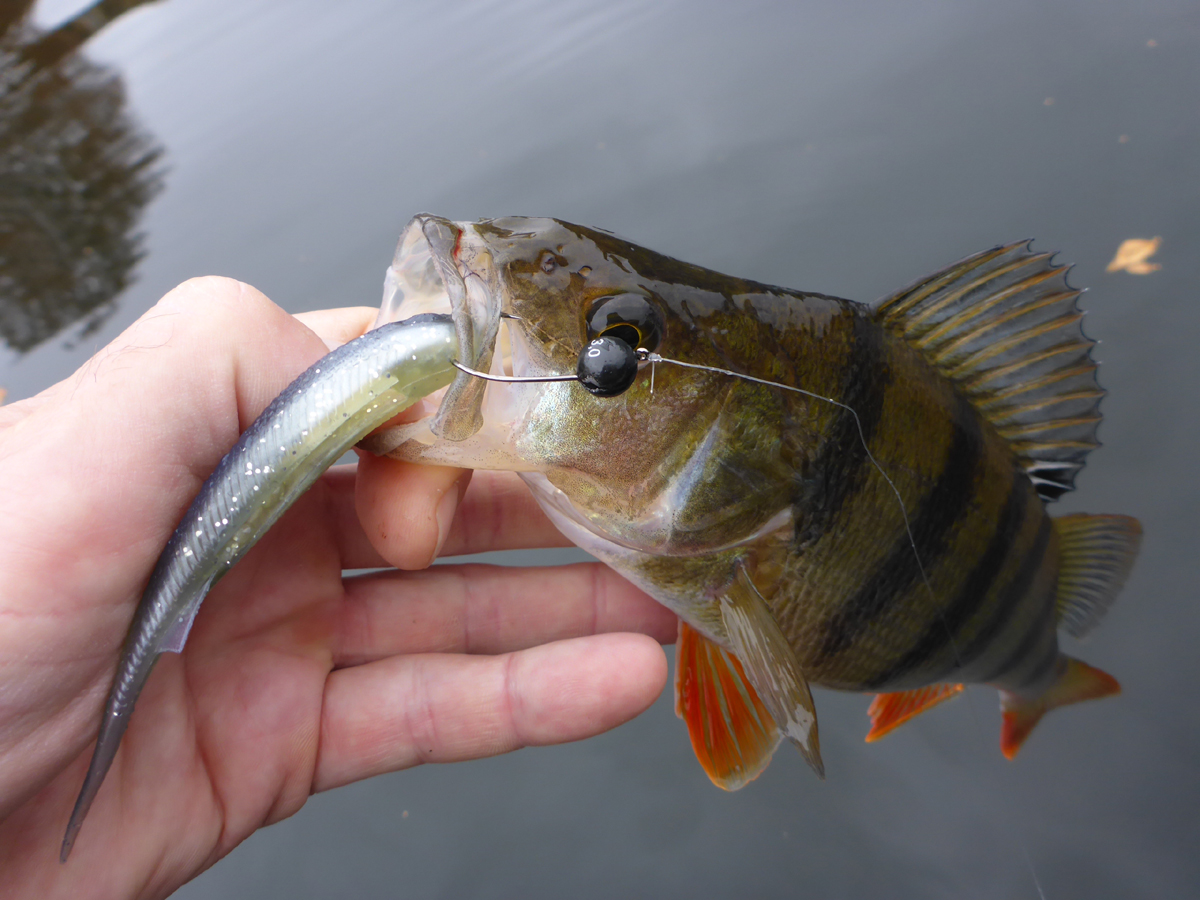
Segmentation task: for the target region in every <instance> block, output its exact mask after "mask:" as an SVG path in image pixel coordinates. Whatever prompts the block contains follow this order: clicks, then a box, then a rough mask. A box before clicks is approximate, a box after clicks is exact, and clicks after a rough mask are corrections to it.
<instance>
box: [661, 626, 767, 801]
mask: <svg viewBox="0 0 1200 900" xmlns="http://www.w3.org/2000/svg"><path fill="white" fill-rule="evenodd" d="M675 714H676V715H677V716H679V718H681V719H683V720H684V721H685V722H686V723H687V727H688V736H689V737H691V739H692V749H693V750H694V751H695V752H696V759H698V760H699V761H700V765H701V766H703V768H704V771H705V772H706V773H707V774H708V777H709V778H711V779H712V782H713V784H715V785H716V786H717V787H719V788H724V789H725V790H727V791H736V790H737V789H738V788H740V787H742V786H743V785H745V784H746V783H747V782H749V781H753V780H754V779H755V778H757V777H758V776H759V775H760V774H761V773H762V771H763V769H765V768H766V767H767V763H769V762H770V761H771V754H773V753H774V752H775V748H776V747H778V746H779V742H780V740H781V739H782V737H783V735H782V734H780V732H779V729H778V727H776V725H775V720H774V719H773V718H771V714H770V712H768V711H767V708H766V707H765V706H763V703H762V701H761V700H759V699H758V695H757V694H756V693H755V692H754V688H753V687H751V686H750V682H749V681H748V680H747V679H746V674H745V672H743V671H742V666H741V664H740V663H739V662H738V660H737V657H735V656H734V655H733V654H732V653H730V652H729V651H728V650H725V649H724V648H722V647H718V646H717V645H716V644H714V643H713V642H712V641H710V640H709V639H708V638H706V637H705V636H704V635H702V634H701V633H700V632H698V631H696V629H694V628H692V627H691V626H690V625H688V624H687V623H686V622H684V621H683V620H682V619H680V620H679V638H678V639H677V640H676V641H675Z"/></svg>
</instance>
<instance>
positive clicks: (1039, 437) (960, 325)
mask: <svg viewBox="0 0 1200 900" xmlns="http://www.w3.org/2000/svg"><path fill="white" fill-rule="evenodd" d="M1029 244H1030V241H1018V242H1017V243H1015V244H1008V245H1006V246H1003V247H996V248H994V249H992V250H986V251H984V252H983V253H976V254H975V255H974V256H968V257H967V258H966V259H964V260H962V261H961V262H957V263H955V264H954V265H952V266H949V267H948V268H945V269H943V270H942V271H940V272H936V273H934V274H933V275H930V276H929V277H928V278H924V279H922V280H921V281H919V282H917V283H916V284H914V285H912V286H911V287H908V288H905V289H904V290H902V291H900V292H899V293H896V294H894V295H892V296H891V297H888V298H887V299H885V300H883V301H882V302H881V303H880V304H879V305H878V306H877V307H876V309H875V317H876V320H877V321H879V322H881V323H882V324H883V325H885V326H886V327H887V328H889V329H890V330H892V331H894V332H896V333H898V334H900V335H901V336H903V337H904V338H905V339H906V340H907V341H908V342H909V343H911V344H912V345H913V346H915V347H916V348H917V349H918V350H920V351H921V352H922V353H923V354H924V355H925V357H926V358H927V359H928V360H929V361H930V362H932V363H933V365H934V366H936V367H937V369H938V370H939V371H941V372H942V373H943V374H944V375H946V376H947V377H949V378H950V379H951V380H953V381H954V382H955V383H956V384H958V386H959V387H960V388H961V389H962V390H963V391H964V392H965V393H966V394H967V396H968V397H970V398H971V400H972V401H973V402H974V404H975V406H976V407H977V408H978V409H979V411H980V412H981V413H982V414H983V415H984V416H985V417H987V419H988V420H989V421H990V422H991V423H992V424H993V425H995V426H996V428H997V429H998V430H999V432H1000V433H1001V434H1002V435H1004V436H1005V437H1006V438H1008V440H1009V441H1010V442H1011V443H1012V446H1013V449H1014V450H1015V451H1016V453H1017V456H1018V457H1019V458H1020V460H1021V465H1022V467H1023V468H1024V469H1025V471H1026V473H1027V474H1028V475H1029V477H1030V479H1031V480H1032V481H1033V483H1034V486H1035V487H1036V488H1037V491H1038V493H1039V494H1040V495H1041V496H1042V498H1043V499H1044V500H1054V499H1056V498H1057V497H1059V496H1061V495H1062V494H1064V493H1066V492H1067V491H1069V490H1071V489H1072V488H1073V487H1074V481H1075V475H1076V473H1077V472H1078V471H1079V470H1080V469H1082V468H1083V464H1084V459H1085V457H1086V456H1087V454H1088V452H1089V451H1090V450H1092V449H1093V448H1095V447H1098V446H1099V442H1098V441H1097V440H1096V426H1097V425H1098V424H1099V422H1100V412H1099V404H1100V398H1101V397H1103V396H1104V391H1103V390H1101V388H1100V385H1099V384H1098V383H1097V382H1096V363H1095V362H1094V361H1093V360H1092V358H1091V349H1092V347H1093V346H1094V344H1095V341H1091V340H1089V339H1088V338H1086V337H1084V334H1083V329H1082V328H1081V327H1080V324H1079V321H1080V319H1081V318H1082V317H1083V313H1082V312H1080V311H1079V307H1078V305H1077V304H1076V302H1075V301H1076V298H1077V297H1078V296H1079V294H1080V293H1081V292H1080V291H1078V290H1075V289H1074V288H1072V287H1071V286H1070V285H1068V284H1067V279H1066V276H1067V272H1068V267H1067V266H1056V265H1054V264H1053V263H1052V262H1051V261H1050V260H1051V257H1052V256H1053V254H1052V253H1034V252H1032V251H1031V250H1030V249H1029Z"/></svg>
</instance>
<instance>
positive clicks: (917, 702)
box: [867, 684, 963, 743]
mask: <svg viewBox="0 0 1200 900" xmlns="http://www.w3.org/2000/svg"><path fill="white" fill-rule="evenodd" d="M962 690H963V686H962V685H961V684H930V685H926V686H925V687H920V688H916V689H915V690H911V691H897V692H896V693H894V694H876V695H875V699H874V700H872V701H871V706H870V708H869V709H868V710H867V715H869V716H870V717H871V730H870V731H869V732H867V743H870V742H872V741H877V740H879V739H880V738H881V737H883V736H884V735H885V734H887V733H888V732H889V731H892V730H894V729H896V728H899V727H900V726H901V725H903V724H904V723H905V722H907V721H908V720H909V719H911V718H913V717H914V716H919V715H920V714H921V713H923V712H925V710H927V709H929V708H931V707H934V706H937V705H938V704H939V703H941V702H942V701H943V700H949V699H950V698H951V697H953V696H955V695H956V694H961V693H962Z"/></svg>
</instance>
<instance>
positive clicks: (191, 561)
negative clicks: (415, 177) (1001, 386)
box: [60, 313, 459, 861]
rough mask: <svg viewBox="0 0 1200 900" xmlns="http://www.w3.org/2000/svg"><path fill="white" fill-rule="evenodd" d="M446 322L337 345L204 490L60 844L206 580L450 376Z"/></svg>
mask: <svg viewBox="0 0 1200 900" xmlns="http://www.w3.org/2000/svg"><path fill="white" fill-rule="evenodd" d="M458 350H459V344H458V339H457V336H456V335H455V329H454V325H453V322H452V321H451V318H450V316H448V315H440V314H432V313H430V314H424V315H417V316H414V317H412V318H409V319H406V320H404V321H400V322H393V323H388V324H384V325H381V326H380V327H378V328H376V329H374V330H373V331H368V332H367V333H366V334H364V335H363V336H362V337H360V338H357V339H356V340H353V341H350V342H349V343H347V344H344V345H343V346H341V347H339V348H337V349H336V350H334V351H333V352H332V353H330V354H329V355H328V356H325V357H324V358H323V359H321V360H319V361H318V362H317V363H315V364H314V365H313V366H312V367H311V368H309V369H308V371H306V372H305V373H304V374H302V375H301V376H300V377H299V378H297V379H296V380H295V381H293V382H292V384H291V385H289V386H288V388H287V389H286V390H285V391H284V392H283V393H282V394H280V395H279V396H278V397H276V398H275V399H274V400H273V401H272V402H271V404H270V405H269V406H268V407H267V408H266V409H265V410H263V413H262V415H260V416H259V417H258V418H257V419H256V420H255V421H254V424H252V425H251V426H250V427H249V428H248V429H247V430H246V431H245V433H243V434H242V436H241V438H240V439H239V440H238V442H237V444H236V445H235V446H234V448H233V449H232V450H230V451H229V453H228V454H226V455H225V457H224V458H223V459H222V460H221V462H220V464H219V465H218V466H217V468H216V470H215V471H214V472H213V473H212V475H211V476H209V478H208V480H207V481H205V482H204V486H203V487H202V488H201V489H200V493H199V495H198V496H197V497H196V499H195V501H193V503H192V505H191V506H190V507H188V511H187V513H186V514H184V517H183V520H182V522H181V523H180V524H179V527H178V528H177V529H176V530H175V533H174V534H173V535H171V539H170V541H168V543H167V546H166V548H165V549H164V550H163V552H162V555H161V556H160V557H159V558H158V563H157V564H156V565H155V567H154V572H153V574H152V575H151V576H150V581H149V583H148V585H147V587H146V590H145V593H144V594H143V595H142V600H141V603H140V605H139V606H138V609H137V612H136V614H135V615H134V619H133V623H132V625H131V626H130V629H129V636H128V638H126V641H125V646H124V648H123V650H122V652H121V661H120V663H119V664H118V666H117V674H116V676H115V678H114V679H113V685H112V689H111V691H110V692H109V695H108V702H107V703H106V705H105V709H104V718H103V720H102V721H101V723H100V736H99V738H98V740H97V742H96V749H95V751H94V752H93V754H92V761H91V765H90V766H89V767H88V772H87V776H86V777H85V779H84V782H83V789H82V790H81V791H80V793H79V799H78V800H76V801H75V808H74V810H73V812H72V813H71V819H70V822H69V824H68V826H67V832H66V836H65V837H64V838H63V844H62V852H61V854H60V858H61V859H62V860H63V861H66V858H67V856H68V854H69V853H70V852H71V845H72V844H73V843H74V842H75V836H76V835H77V834H78V832H79V827H80V825H81V824H82V823H83V818H84V816H86V815H87V811H88V808H89V807H90V806H91V804H92V801H93V800H94V799H95V797H96V792H97V791H98V790H99V789H100V784H101V782H102V781H103V780H104V776H105V775H106V774H107V772H108V769H109V767H110V766H111V765H112V761H113V757H114V756H115V755H116V752H117V747H118V746H119V745H120V743H121V736H122V735H123V734H124V733H125V729H126V727H127V726H128V724H129V717H130V715H131V714H132V713H133V705H134V703H135V702H136V701H137V697H138V694H139V693H140V692H141V690H142V687H143V685H144V684H145V683H146V678H147V677H148V676H149V675H150V670H151V669H152V668H153V667H154V663H155V662H156V661H157V659H158V657H159V655H160V654H162V653H165V652H167V651H173V652H175V653H178V652H180V651H181V650H182V649H183V645H184V642H185V641H186V640H187V635H188V631H189V630H190V629H191V626H192V620H193V619H194V618H195V616H196V612H197V610H199V608H200V603H201V602H202V601H203V600H204V597H205V596H206V595H207V594H208V591H209V589H210V588H211V587H212V585H213V583H214V582H215V581H216V580H217V579H218V578H220V577H221V576H222V575H224V574H225V572H227V571H228V570H229V568H230V567H231V566H232V565H233V564H234V563H235V562H237V561H238V560H239V559H241V558H242V556H243V555H245V553H246V551H247V550H249V549H250V548H251V547H252V546H253V545H254V543H255V542H256V541H257V540H258V539H259V538H261V537H262V536H263V535H264V534H265V533H266V532H267V530H268V529H269V528H270V527H271V526H272V525H273V524H274V523H275V521H276V520H277V519H278V518H279V517H280V516H281V515H283V513H284V512H285V511H286V510H287V509H288V507H289V506H291V505H292V503H294V502H295V501H296V499H297V498H298V497H299V496H300V495H301V494H302V493H304V491H305V490H307V489H308V488H309V487H310V486H311V485H312V483H313V482H314V481H316V480H317V478H319V477H320V475H321V473H322V472H324V471H325V470H326V469H327V468H329V466H331V465H332V464H333V463H334V462H336V461H337V459H338V457H340V456H341V455H342V454H343V453H345V452H346V450H347V449H349V448H350V447H352V446H353V445H354V444H355V443H357V442H358V441H359V440H361V439H362V438H363V436H364V435H366V434H367V433H369V432H370V431H372V430H373V429H375V428H378V427H379V426H380V425H382V424H383V423H384V422H386V421H387V420H388V419H390V418H392V417H393V416H395V415H396V414H397V413H398V412H400V411H401V410H403V409H404V408H405V407H407V406H409V405H411V404H412V403H414V402H416V401H417V400H420V399H421V398H422V397H425V396H427V395H428V394H430V393H432V392H434V391H436V390H438V389H439V388H442V387H445V386H446V385H447V384H448V383H449V382H450V380H451V378H452V377H453V376H454V375H455V374H456V373H455V370H454V368H453V366H452V365H451V360H453V359H454V358H455V356H456V355H457V354H458Z"/></svg>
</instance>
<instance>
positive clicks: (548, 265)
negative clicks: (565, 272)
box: [538, 250, 558, 275]
mask: <svg viewBox="0 0 1200 900" xmlns="http://www.w3.org/2000/svg"><path fill="white" fill-rule="evenodd" d="M538 265H539V266H541V269H542V271H543V272H545V273H546V274H547V275H549V274H550V273H551V272H553V271H554V270H555V269H557V268H558V259H557V258H556V257H555V256H554V254H553V253H551V252H550V251H549V250H547V251H545V252H544V253H543V254H542V258H541V260H539V262H538Z"/></svg>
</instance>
